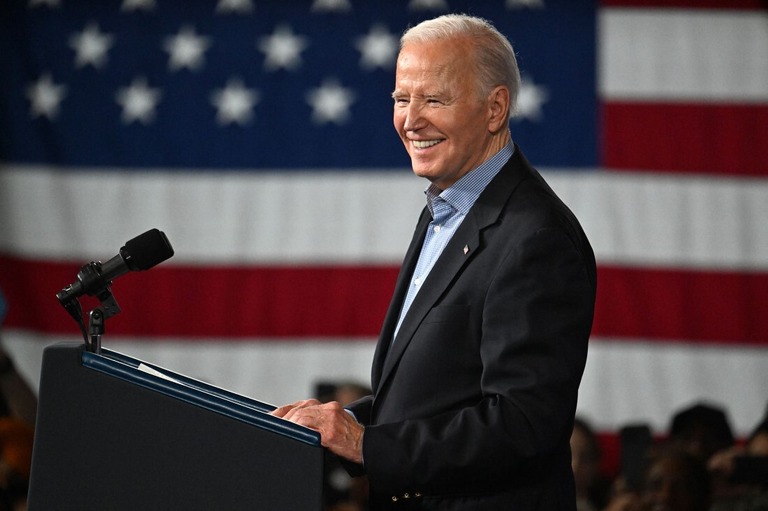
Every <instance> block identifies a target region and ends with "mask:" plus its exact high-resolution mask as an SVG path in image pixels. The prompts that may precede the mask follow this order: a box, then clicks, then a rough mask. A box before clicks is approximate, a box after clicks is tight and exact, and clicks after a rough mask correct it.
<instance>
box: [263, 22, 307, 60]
mask: <svg viewBox="0 0 768 511" xmlns="http://www.w3.org/2000/svg"><path fill="white" fill-rule="evenodd" d="M306 40H307V38H306V37H302V36H299V35H296V34H294V33H293V30H291V27H289V26H288V25H280V26H278V27H275V31H274V32H273V33H272V35H270V36H266V37H262V38H260V39H259V43H258V48H259V50H261V51H262V52H263V53H264V54H265V55H266V59H265V60H264V68H265V69H267V70H270V71H274V70H277V69H280V68H283V69H290V70H295V69H297V68H298V67H299V66H301V52H302V51H303V50H304V49H306V47H307V46H309V45H308V43H307V42H306Z"/></svg>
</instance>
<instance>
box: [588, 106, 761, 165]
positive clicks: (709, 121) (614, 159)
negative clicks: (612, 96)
mask: <svg viewBox="0 0 768 511" xmlns="http://www.w3.org/2000/svg"><path fill="white" fill-rule="evenodd" d="M602 118H603V119H602V123H603V128H602V129H603V134H602V140H603V142H602V153H603V154H602V162H603V165H604V166H605V167H607V168H610V169H619V170H620V169H627V170H653V171H672V172H696V173H705V174H730V175H742V176H768V105H765V104H757V105H735V104H729V105H724V104H680V103H675V104H670V103H629V102H627V103H623V102H614V101H611V102H607V103H606V104H604V105H603V107H602Z"/></svg>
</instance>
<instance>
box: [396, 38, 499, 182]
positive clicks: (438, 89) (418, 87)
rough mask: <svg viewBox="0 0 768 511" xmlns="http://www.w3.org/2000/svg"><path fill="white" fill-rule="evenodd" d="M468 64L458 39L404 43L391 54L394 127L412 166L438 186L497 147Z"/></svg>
mask: <svg viewBox="0 0 768 511" xmlns="http://www.w3.org/2000/svg"><path fill="white" fill-rule="evenodd" d="M473 69H474V68H473V66H472V62H471V52H470V50H469V45H468V44H467V42H466V41H463V40H447V41H436V42H431V43H426V44H424V43H412V44H408V45H406V46H405V47H404V48H403V49H402V50H401V51H400V55H399V57H398V59H397V71H396V76H395V91H394V92H393V94H392V97H393V98H394V101H395V106H394V125H395V129H396V130H397V133H398V134H399V135H400V139H401V140H402V141H403V144H405V149H406V150H407V151H408V154H409V155H410V157H411V165H412V167H413V172H414V173H415V174H416V175H417V176H419V177H425V178H427V179H429V180H430V181H431V182H432V183H434V184H435V185H437V186H438V187H439V188H440V189H443V190H444V189H446V188H447V187H449V186H450V185H452V184H453V183H455V182H456V181H457V180H458V179H459V178H461V177H462V176H463V175H465V174H466V173H467V172H469V171H470V170H472V169H473V168H475V167H477V166H478V165H480V164H481V163H482V162H483V161H485V160H486V159H488V158H489V157H491V156H492V155H493V154H495V152H497V151H498V150H499V149H500V147H493V146H492V145H493V139H492V133H491V131H490V129H489V120H490V118H491V116H492V110H491V105H490V101H489V100H487V99H481V98H480V96H479V94H478V89H477V84H476V83H477V82H476V78H477V77H476V76H475V75H474V71H473Z"/></svg>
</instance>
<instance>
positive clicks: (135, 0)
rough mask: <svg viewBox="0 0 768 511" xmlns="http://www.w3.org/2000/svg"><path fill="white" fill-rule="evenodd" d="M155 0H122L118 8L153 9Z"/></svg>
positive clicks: (126, 9)
mask: <svg viewBox="0 0 768 511" xmlns="http://www.w3.org/2000/svg"><path fill="white" fill-rule="evenodd" d="M155 7H156V5H155V0H123V3H122V5H121V6H120V10H121V11H124V12H129V11H138V10H142V11H153V10H154V9H155Z"/></svg>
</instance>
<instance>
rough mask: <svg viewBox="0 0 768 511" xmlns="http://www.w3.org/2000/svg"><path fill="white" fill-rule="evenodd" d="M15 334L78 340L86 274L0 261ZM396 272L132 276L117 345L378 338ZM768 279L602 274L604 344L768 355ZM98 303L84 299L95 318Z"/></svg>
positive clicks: (248, 270)
mask: <svg viewBox="0 0 768 511" xmlns="http://www.w3.org/2000/svg"><path fill="white" fill-rule="evenodd" d="M0 268H2V272H0V289H3V291H4V292H5V294H6V296H7V298H8V301H9V307H10V308H9V312H8V317H7V319H6V325H7V326H11V327H16V328H24V329H30V330H33V331H39V332H46V333H57V334H62V333H65V334H77V333H78V329H77V327H76V325H75V324H74V321H73V320H72V319H71V318H70V317H69V316H68V315H67V314H66V312H65V311H64V310H63V308H62V307H61V306H60V305H59V304H58V302H57V300H56V298H55V294H56V292H57V291H58V290H59V289H61V288H62V287H63V286H64V285H66V284H68V283H69V282H72V281H73V280H74V277H75V275H76V274H77V271H78V269H79V267H78V266H77V265H72V264H58V263H52V262H40V261H29V260H24V259H19V258H13V257H4V256H0ZM397 271H398V269H397V268H396V267H394V266H333V267H324V266H316V267H211V266H206V267H180V266H173V265H167V266H162V265H161V266H158V267H156V268H153V269H152V270H150V271H146V272H137V273H134V274H132V275H126V276H124V277H122V278H121V279H119V280H117V281H116V282H115V284H114V285H113V287H112V290H113V292H114V295H115V297H116V299H117V301H118V303H119V304H120V306H121V307H122V309H123V312H122V313H121V314H119V315H117V316H115V317H114V318H112V319H110V320H109V322H108V324H107V335H110V334H114V335H130V336H134V337H142V336H146V337H156V336H159V337H163V336H166V337H184V338H192V339H194V338H200V337H205V338H209V339H210V338H214V339H215V338H228V339H237V338H259V337H262V338H264V337H283V338H286V337H287V338H292V337H296V338H308V337H312V338H317V337H339V338H344V337H375V336H377V335H378V331H379V328H380V327H381V323H382V320H383V318H384V313H385V312H386V308H387V305H388V303H389V299H390V297H391V294H392V290H393V288H394V281H395V278H396V276H397ZM766 303H768V273H746V272H744V273H741V272H713V271H684V270H655V269H649V268H642V269H640V268H634V269H633V268H625V267H611V266H601V267H600V268H599V270H598V297H597V308H596V313H595V324H594V328H593V335H595V336H599V337H607V338H617V339H620V338H628V339H646V340H654V339H656V340H689V341H700V342H713V343H744V344H755V345H763V346H768V315H766V314H764V311H763V308H764V304H766ZM95 305H96V303H95V302H94V301H93V299H92V298H90V297H86V298H85V299H84V300H83V307H84V309H85V310H86V312H87V310H89V309H91V308H93V307H94V306H95Z"/></svg>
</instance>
